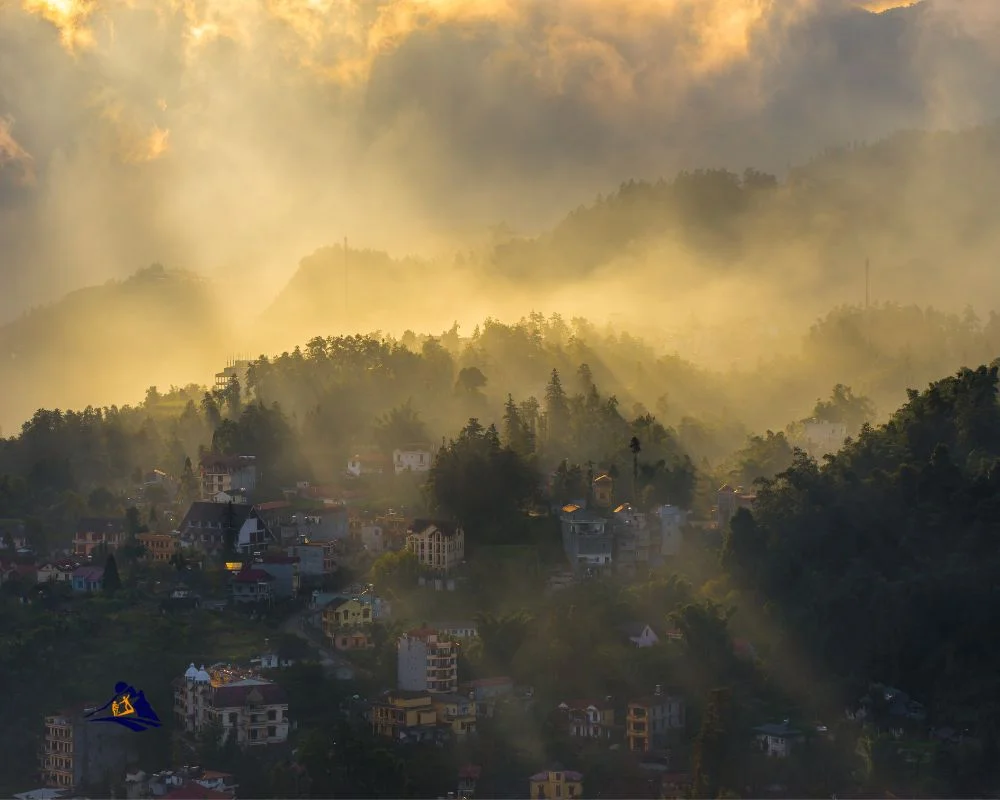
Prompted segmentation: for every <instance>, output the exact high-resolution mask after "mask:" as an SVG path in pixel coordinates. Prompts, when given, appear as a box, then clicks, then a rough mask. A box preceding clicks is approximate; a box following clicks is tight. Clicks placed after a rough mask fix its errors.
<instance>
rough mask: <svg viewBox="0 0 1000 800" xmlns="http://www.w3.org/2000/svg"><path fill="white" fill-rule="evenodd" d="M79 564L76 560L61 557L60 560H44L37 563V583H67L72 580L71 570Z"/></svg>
mask: <svg viewBox="0 0 1000 800" xmlns="http://www.w3.org/2000/svg"><path fill="white" fill-rule="evenodd" d="M79 566H80V564H79V563H78V562H76V561H72V560H69V559H63V560H61V561H46V562H44V563H42V564H40V565H39V567H38V569H37V570H36V573H37V575H38V582H39V583H48V582H49V581H52V582H54V583H60V582H63V583H69V582H71V581H72V580H73V571H74V570H75V569H76V568H77V567H79Z"/></svg>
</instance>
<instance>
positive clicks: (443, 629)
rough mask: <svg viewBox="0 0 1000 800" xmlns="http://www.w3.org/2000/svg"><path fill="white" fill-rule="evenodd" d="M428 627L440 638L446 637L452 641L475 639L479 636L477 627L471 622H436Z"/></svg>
mask: <svg viewBox="0 0 1000 800" xmlns="http://www.w3.org/2000/svg"><path fill="white" fill-rule="evenodd" d="M430 627H432V628H434V629H435V630H436V631H437V632H438V633H439V634H441V636H447V637H449V638H452V639H475V638H477V637H478V636H479V626H478V625H476V623H475V622H473V621H471V620H465V621H462V622H438V623H435V624H433V625H431V626H430Z"/></svg>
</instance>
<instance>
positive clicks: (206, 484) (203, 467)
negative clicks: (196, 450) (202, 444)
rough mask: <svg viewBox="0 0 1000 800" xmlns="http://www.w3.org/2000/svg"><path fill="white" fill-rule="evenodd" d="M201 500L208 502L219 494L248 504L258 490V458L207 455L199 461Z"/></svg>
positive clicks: (217, 454)
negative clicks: (254, 491) (250, 497)
mask: <svg viewBox="0 0 1000 800" xmlns="http://www.w3.org/2000/svg"><path fill="white" fill-rule="evenodd" d="M199 467H200V472H201V498H202V500H208V499H210V498H212V497H214V496H215V495H217V494H218V493H219V492H224V493H225V494H227V495H230V496H234V497H238V498H239V500H240V502H246V500H247V499H248V497H249V496H250V495H251V494H252V493H253V490H254V489H256V488H257V459H256V456H224V455H221V454H219V453H206V454H205V455H203V456H202V457H201V460H200V461H199Z"/></svg>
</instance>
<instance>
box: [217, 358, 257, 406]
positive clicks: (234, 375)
mask: <svg viewBox="0 0 1000 800" xmlns="http://www.w3.org/2000/svg"><path fill="white" fill-rule="evenodd" d="M249 372H250V362H249V361H247V360H246V359H236V360H235V361H230V362H229V363H228V364H226V367H225V369H223V370H222V372H216V373H215V388H216V390H217V391H219V392H224V391H226V389H228V388H229V384H230V382H231V381H232V380H233V379H235V380H236V381H237V383H239V385H240V394H241V395H242V396H244V397H245V396H246V391H247V375H248V374H249Z"/></svg>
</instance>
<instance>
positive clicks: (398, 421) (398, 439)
mask: <svg viewBox="0 0 1000 800" xmlns="http://www.w3.org/2000/svg"><path fill="white" fill-rule="evenodd" d="M427 439H428V435H427V426H426V425H425V424H424V422H423V420H421V419H420V415H419V414H417V412H416V411H415V410H414V408H413V402H412V400H410V399H407V401H406V402H405V403H403V405H401V406H397V407H396V408H393V409H392V410H391V411H390V412H389V413H388V414H385V415H383V416H382V417H379V419H378V420H377V421H376V423H375V441H376V442H377V443H378V445H379V447H380V448H381V449H382V452H383V453H389V454H391V453H392V451H393V450H395V449H396V448H399V447H404V446H406V445H408V444H419V443H421V442H426V441H427Z"/></svg>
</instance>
